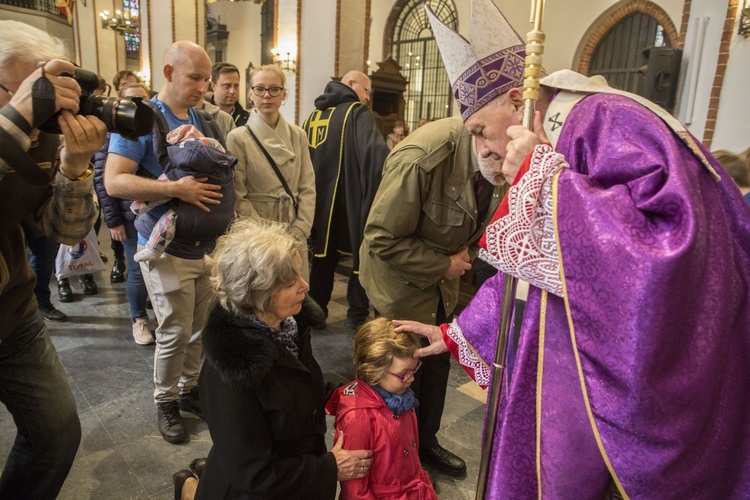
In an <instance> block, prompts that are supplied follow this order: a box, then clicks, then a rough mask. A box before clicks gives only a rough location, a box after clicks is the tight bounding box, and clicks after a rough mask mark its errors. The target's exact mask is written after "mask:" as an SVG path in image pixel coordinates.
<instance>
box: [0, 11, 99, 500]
mask: <svg viewBox="0 0 750 500" xmlns="http://www.w3.org/2000/svg"><path fill="white" fill-rule="evenodd" d="M0 32H1V33H3V36H2V37H1V38H0V213H1V214H2V216H1V217H0V401H2V403H3V404H4V405H5V406H6V407H7V409H8V411H9V412H10V413H11V414H12V416H13V419H14V421H15V423H16V426H17V429H18V430H17V432H18V434H17V436H16V439H15V443H14V445H13V448H12V449H11V451H10V454H9V456H8V460H7V462H6V465H5V468H4V470H3V473H2V476H0V498H6V497H8V498H10V497H12V498H55V497H56V496H57V494H58V492H59V491H60V488H61V487H62V484H63V482H64V481H65V478H66V477H67V475H68V472H69V470H70V467H71V465H72V463H73V459H74V458H75V455H76V451H77V450H78V444H79V442H80V437H81V427H80V422H79V420H78V414H77V412H76V404H75V400H74V399H73V394H72V392H71V390H70V387H69V385H68V382H67V380H66V376H65V372H64V370H63V367H62V365H61V364H60V361H59V359H58V357H57V353H56V352H55V348H54V346H53V345H52V342H51V340H50V337H49V332H48V331H47V327H46V325H45V323H44V320H43V319H42V317H41V316H40V315H39V313H38V311H37V302H36V299H35V297H34V294H33V288H34V273H33V272H32V270H31V268H30V267H29V262H28V257H27V255H26V248H25V243H24V234H23V231H22V229H21V226H20V222H21V220H23V219H24V218H27V217H29V216H34V217H35V222H36V225H37V226H38V228H39V229H40V230H41V231H42V232H43V233H44V234H46V235H47V236H50V237H51V238H53V239H55V240H57V241H59V242H61V243H66V244H75V243H78V242H79V241H80V240H81V239H82V238H83V237H84V236H85V235H86V233H87V232H88V231H89V230H90V229H91V227H92V226H93V224H94V221H95V219H96V217H97V213H98V207H97V205H96V201H95V198H94V195H93V193H94V191H93V175H91V173H92V171H93V169H92V167H91V165H90V164H89V159H90V158H91V156H92V155H93V154H94V152H96V151H97V149H99V147H100V146H101V145H102V144H103V143H104V138H105V135H106V132H107V128H106V126H105V125H104V123H103V122H102V121H101V120H99V119H98V118H95V117H90V116H82V115H78V114H75V113H78V111H79V98H80V94H81V89H80V86H79V85H78V83H77V82H76V80H74V79H73V78H71V77H69V76H63V75H70V74H73V73H74V72H75V67H74V65H73V64H71V63H69V62H67V61H64V60H61V58H63V57H64V56H65V47H64V45H63V42H62V41H61V40H59V39H57V38H53V37H51V36H50V35H48V34H47V33H45V32H43V31H40V30H38V29H36V28H33V27H31V26H29V25H26V24H24V23H21V22H17V21H0ZM40 61H42V62H40ZM45 61H46V62H45ZM58 111H61V112H60V114H59V116H58V117H57V125H59V127H60V130H61V132H62V136H63V137H64V139H65V141H64V146H63V147H62V148H58V146H59V144H60V136H59V135H56V134H49V133H43V132H42V133H40V132H39V131H38V130H37V129H36V128H37V127H39V126H40V125H41V124H43V123H44V122H46V121H47V120H48V119H49V118H51V117H52V116H53V115H54V114H55V113H56V112H58ZM51 172H56V173H55V174H54V177H50V176H51Z"/></svg>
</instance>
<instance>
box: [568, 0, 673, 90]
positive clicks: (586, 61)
mask: <svg viewBox="0 0 750 500" xmlns="http://www.w3.org/2000/svg"><path fill="white" fill-rule="evenodd" d="M633 12H642V13H644V14H648V15H649V16H651V17H653V18H654V19H656V21H657V22H658V23H659V24H660V25H661V26H662V27H663V28H664V32H665V33H666V35H667V36H668V37H669V42H670V44H671V45H672V47H676V48H679V44H680V43H681V40H680V37H679V34H678V33H677V29H676V28H675V25H674V23H673V22H672V20H671V19H670V18H669V15H668V14H667V13H666V12H665V11H664V9H662V8H661V7H659V6H658V5H656V4H655V3H653V2H649V1H648V0H622V1H620V2H618V3H616V4H615V5H613V6H612V7H610V8H609V9H607V10H606V11H605V12H604V13H603V14H602V15H601V16H599V18H598V19H597V20H596V21H594V23H593V24H592V25H591V27H590V28H589V30H588V32H587V33H586V34H585V35H584V36H583V38H582V39H581V43H580V45H579V46H578V50H576V55H575V57H574V59H573V67H574V68H576V71H578V72H579V73H581V74H583V75H588V72H589V65H590V64H591V57H592V56H593V55H594V51H595V50H596V47H597V46H598V45H599V42H601V41H602V39H603V38H604V36H605V35H606V34H607V33H609V30H611V29H612V28H613V27H614V26H615V25H616V24H617V23H619V22H620V21H622V20H623V19H624V18H626V17H627V16H629V15H630V14H632V13H633Z"/></svg>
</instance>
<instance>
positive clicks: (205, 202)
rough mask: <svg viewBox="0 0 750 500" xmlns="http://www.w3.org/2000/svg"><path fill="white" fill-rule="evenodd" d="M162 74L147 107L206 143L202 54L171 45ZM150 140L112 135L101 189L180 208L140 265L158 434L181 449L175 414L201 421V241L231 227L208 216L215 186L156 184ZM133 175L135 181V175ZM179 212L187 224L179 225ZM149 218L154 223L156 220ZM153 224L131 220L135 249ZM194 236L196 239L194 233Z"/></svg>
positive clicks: (158, 169) (205, 293) (197, 181)
mask: <svg viewBox="0 0 750 500" xmlns="http://www.w3.org/2000/svg"><path fill="white" fill-rule="evenodd" d="M163 71H164V78H165V83H164V86H163V87H162V89H161V91H160V92H159V94H158V95H157V96H156V97H154V98H153V99H152V101H153V102H154V103H155V104H156V106H157V107H158V108H159V110H160V111H161V112H162V114H163V115H164V118H165V119H166V122H167V125H168V126H169V129H170V130H172V129H175V128H177V127H179V126H181V125H193V126H194V127H196V128H197V129H199V130H200V131H201V132H202V133H203V134H204V135H206V136H209V135H210V134H211V131H209V130H203V128H202V124H201V119H200V118H199V115H198V113H199V112H198V111H197V110H196V109H194V108H193V107H194V106H196V105H197V104H199V103H200V102H201V101H202V100H203V95H204V94H205V93H206V89H207V88H208V81H209V78H210V76H211V60H210V59H209V58H208V55H207V54H206V52H205V51H204V50H203V48H201V47H200V46H198V45H196V44H194V43H192V42H188V41H179V42H175V43H173V44H172V45H171V46H170V47H169V48H168V49H167V51H166V52H165V54H164V68H163ZM153 141H154V137H153V136H152V135H148V136H144V137H141V138H140V139H139V140H138V141H129V140H126V139H123V138H122V137H121V136H119V135H118V134H112V137H111V141H110V145H109V157H108V159H107V165H106V167H105V171H104V182H105V186H106V188H107V193H108V194H109V195H110V196H114V197H117V198H123V199H127V200H159V199H164V198H178V199H180V200H182V201H183V202H184V203H183V204H182V205H181V207H180V210H181V212H180V219H179V221H178V225H177V229H176V233H175V236H174V240H173V242H172V243H171V244H170V245H169V246H168V248H167V250H166V253H165V254H164V255H163V256H162V258H160V259H157V260H154V261H151V262H142V263H141V264H140V265H141V270H142V271H143V277H144V280H145V282H146V288H147V289H148V293H149V296H150V297H151V302H152V303H153V304H154V312H155V314H156V318H157V320H158V323H159V327H158V328H157V329H156V350H155V353H154V384H155V386H156V388H155V391H154V400H155V402H156V406H157V408H158V412H157V413H158V423H159V431H160V432H161V434H162V436H163V437H164V439H165V440H167V441H168V442H170V443H180V442H183V441H185V440H186V439H187V438H188V433H187V432H186V430H185V425H184V422H183V421H182V417H181V416H180V411H183V412H188V413H191V414H193V415H196V416H198V417H200V416H201V410H200V401H199V398H198V388H197V383H198V373H199V370H200V365H201V337H200V333H201V329H202V327H203V323H204V319H205V315H206V310H207V305H208V300H209V297H210V295H211V293H210V288H209V284H208V276H207V275H206V273H205V268H204V265H203V256H204V255H205V254H206V253H207V252H210V251H211V250H213V247H214V244H215V241H216V237H215V236H214V237H207V236H206V234H207V233H209V234H216V236H218V235H220V234H222V233H223V232H224V231H225V230H226V226H227V225H228V223H229V220H228V219H227V220H224V218H219V219H220V220H216V219H217V218H216V217H211V216H210V215H209V214H210V212H211V207H215V206H216V205H218V204H219V203H221V202H222V200H221V197H222V195H221V194H220V193H219V189H220V186H218V185H214V184H208V183H206V182H205V181H206V179H205V178H193V177H184V178H182V179H179V180H177V181H174V182H159V181H156V180H154V179H155V178H157V177H159V175H161V173H162V166H161V165H160V164H159V161H158V159H157V158H156V156H155V155H154V151H153ZM136 170H138V172H139V175H134V174H135V172H136ZM142 173H143V174H144V175H140V174H142ZM149 177H151V178H149ZM187 204H190V205H194V206H195V207H196V208H195V210H192V211H191V210H189V208H190V205H187ZM162 207H164V208H168V207H167V205H163V206H161V207H157V208H156V209H154V210H152V211H151V212H149V214H152V213H153V212H155V211H157V210H158V209H160V208H162ZM184 212H188V213H187V215H188V216H189V217H188V219H193V220H185V216H186V214H185V213H184ZM149 214H145V215H149ZM153 216H155V217H156V218H157V219H158V217H159V216H161V213H154V214H153ZM154 220H155V219H154V218H153V217H151V218H150V219H149V218H146V217H145V216H139V217H138V219H136V223H135V226H136V229H137V231H138V248H139V249H140V248H141V247H142V246H143V245H144V244H145V243H146V242H147V241H148V237H149V235H150V234H151V230H152V229H153V224H152V223H149V221H154ZM207 226H208V227H207ZM196 230H197V231H201V233H200V234H198V233H195V232H194V231H196Z"/></svg>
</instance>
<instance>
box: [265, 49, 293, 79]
mask: <svg viewBox="0 0 750 500" xmlns="http://www.w3.org/2000/svg"><path fill="white" fill-rule="evenodd" d="M271 54H273V62H274V64H276V65H278V67H279V68H281V70H282V71H290V72H292V73H294V72H295V71H296V70H297V61H296V60H295V55H296V54H295V51H294V50H292V49H290V48H281V47H274V48H273V49H271Z"/></svg>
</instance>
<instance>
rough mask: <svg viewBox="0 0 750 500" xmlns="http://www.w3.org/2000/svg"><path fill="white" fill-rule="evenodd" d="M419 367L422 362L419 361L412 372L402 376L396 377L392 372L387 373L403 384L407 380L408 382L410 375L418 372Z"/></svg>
mask: <svg viewBox="0 0 750 500" xmlns="http://www.w3.org/2000/svg"><path fill="white" fill-rule="evenodd" d="M420 366H422V360H419V362H418V363H417V366H415V367H414V369H413V370H409V371H408V372H406V373H404V374H403V375H398V374H397V373H393V372H388V374H389V375H393V376H394V377H396V378H397V379H399V380H400V381H401V383H402V384H403V383H405V382H406V381H407V380H409V379H410V378H411V376H412V375H414V374H415V373H417V370H419V367H420Z"/></svg>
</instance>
